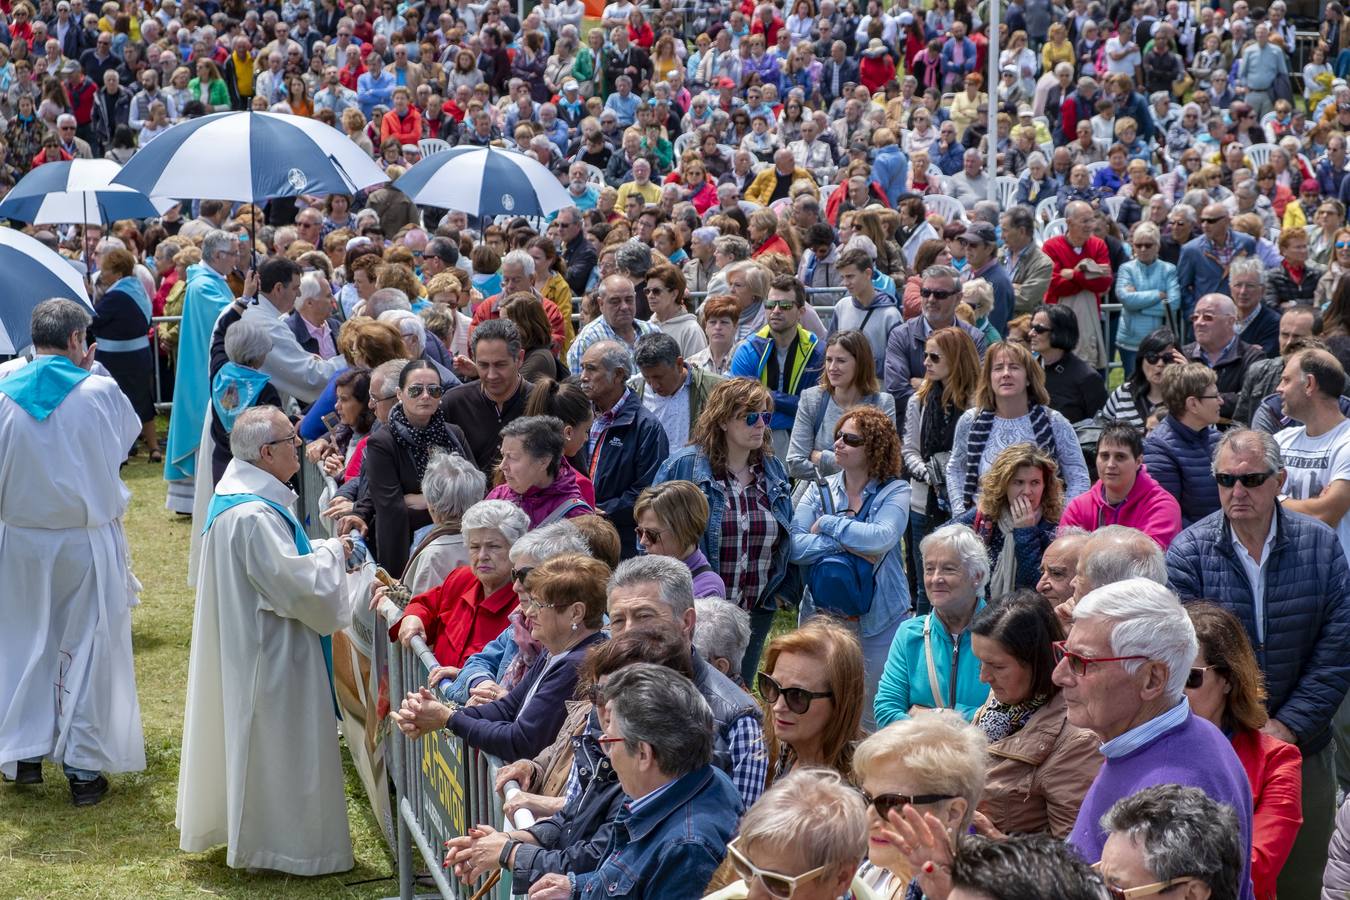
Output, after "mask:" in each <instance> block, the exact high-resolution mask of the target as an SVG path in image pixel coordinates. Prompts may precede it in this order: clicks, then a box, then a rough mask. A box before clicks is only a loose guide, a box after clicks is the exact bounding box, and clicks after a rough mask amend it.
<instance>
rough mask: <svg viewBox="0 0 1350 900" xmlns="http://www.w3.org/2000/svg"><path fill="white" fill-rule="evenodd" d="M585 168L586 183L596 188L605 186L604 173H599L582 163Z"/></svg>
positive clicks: (594, 168)
mask: <svg viewBox="0 0 1350 900" xmlns="http://www.w3.org/2000/svg"><path fill="white" fill-rule="evenodd" d="M582 165H584V166H585V167H586V183H587V184H593V185H595V186H596V187H604V186H605V173H604V172H601V171H600V170H599V169H597V168H596V167H595V166H593V165H591V164H590V163H582Z"/></svg>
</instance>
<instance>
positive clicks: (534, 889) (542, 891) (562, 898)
mask: <svg viewBox="0 0 1350 900" xmlns="http://www.w3.org/2000/svg"><path fill="white" fill-rule="evenodd" d="M527 896H528V897H529V900H568V898H569V897H571V896H572V882H571V881H570V880H569V879H568V877H567V876H566V875H559V874H558V873H557V872H550V873H549V874H547V875H545V876H544V877H543V878H540V879H539V880H538V881H536V882H535V883H534V884H532V885H530V893H529V894H528V895H527Z"/></svg>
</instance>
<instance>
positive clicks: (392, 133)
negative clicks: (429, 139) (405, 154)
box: [380, 106, 422, 145]
mask: <svg viewBox="0 0 1350 900" xmlns="http://www.w3.org/2000/svg"><path fill="white" fill-rule="evenodd" d="M391 137H393V138H398V142H399V143H400V144H414V145H415V144H416V143H417V142H418V141H420V140H421V139H422V114H421V113H420V112H418V111H417V107H415V106H409V107H408V114H407V115H405V116H404V117H403V118H401V119H400V118H399V117H398V113H397V112H395V111H394V110H392V109H391V110H389V112H387V113H385V114H384V118H383V119H381V120H380V144H381V145H383V144H384V142H385V141H387V140H389V139H390V138H391Z"/></svg>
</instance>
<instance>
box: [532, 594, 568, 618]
mask: <svg viewBox="0 0 1350 900" xmlns="http://www.w3.org/2000/svg"><path fill="white" fill-rule="evenodd" d="M571 605H572V604H570V603H540V602H539V601H538V600H536V599H535V598H533V597H531V598H530V599H528V600H526V601H525V602H523V603H521V604H520V611H521V612H522V613H525V614H526V615H529V614H530V613H534V612H538V611H539V610H541V609H562V608H563V607H566V606H571Z"/></svg>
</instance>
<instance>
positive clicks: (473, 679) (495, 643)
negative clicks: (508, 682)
mask: <svg viewBox="0 0 1350 900" xmlns="http://www.w3.org/2000/svg"><path fill="white" fill-rule="evenodd" d="M511 627H512V626H510V625H507V626H506V627H505V628H504V629H502V633H501V634H499V635H497V636H496V637H495V638H493V639H492V640H491V641H489V642H488V644H487V646H485V647H484V648H483V649H482V650H479V651H478V652H477V653H475V654H474V655H473V656H470V657H469V658H468V659H466V660H464V666H463V667H462V668H461V669H460V670H459V675H458V676H456V677H455V681H454V683H453V684H451V685H450V699H451V700H454V701H455V702H456V703H468V702H469V691H471V690H472V689H473V686H474V685H475V684H477V683H478V682H479V681H482V680H483V679H485V678H486V679H488V680H490V681H495V682H496V683H497V684H501V683H502V676H504V675H505V674H506V670H507V668H509V667H510V665H511V661H512V660H514V659H515V658H516V654H517V653H519V652H520V648H519V647H517V646H516V642H515V641H513V640H512V639H511Z"/></svg>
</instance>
